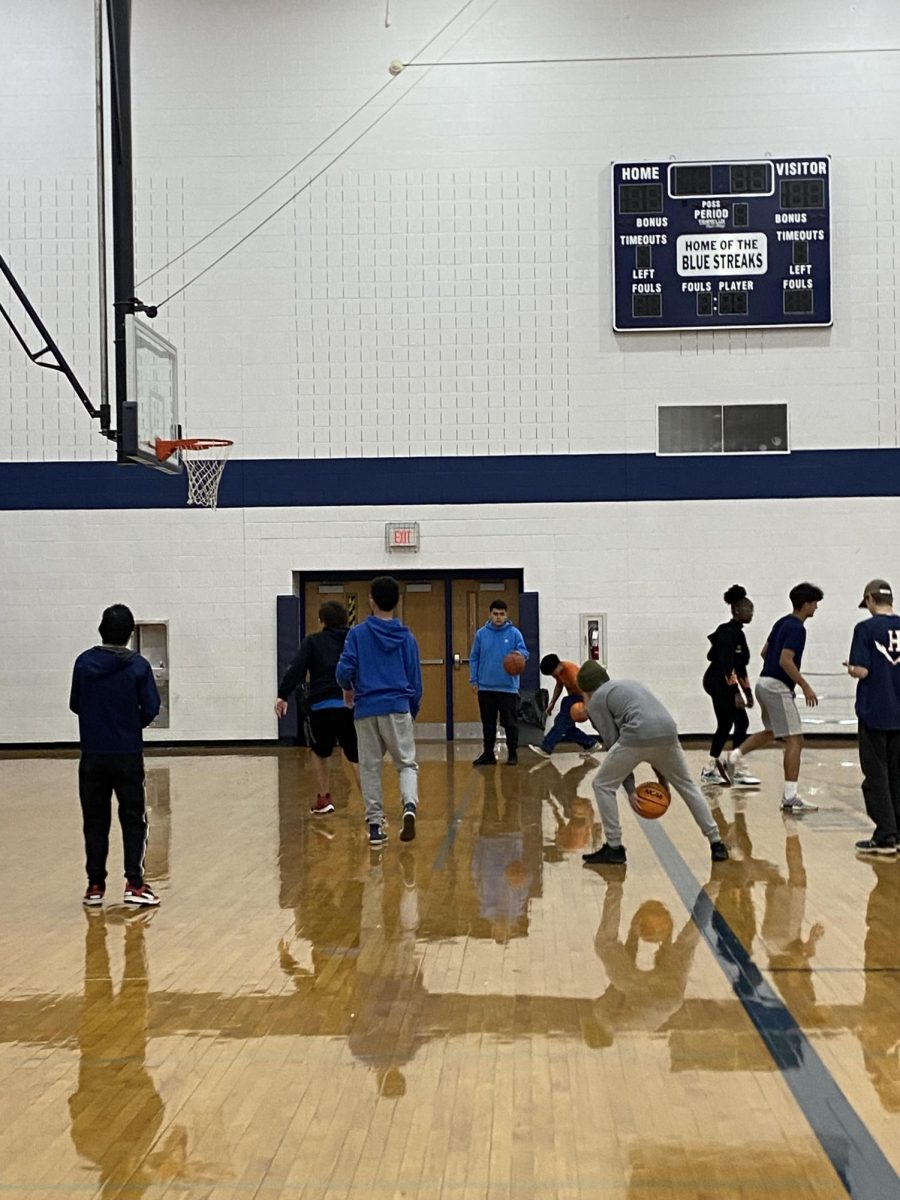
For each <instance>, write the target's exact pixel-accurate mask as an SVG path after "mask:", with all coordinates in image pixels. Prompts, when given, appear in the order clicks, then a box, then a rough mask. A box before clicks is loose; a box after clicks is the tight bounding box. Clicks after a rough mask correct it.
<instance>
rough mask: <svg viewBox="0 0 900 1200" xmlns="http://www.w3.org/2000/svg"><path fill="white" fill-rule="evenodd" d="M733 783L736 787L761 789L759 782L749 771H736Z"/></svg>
mask: <svg viewBox="0 0 900 1200" xmlns="http://www.w3.org/2000/svg"><path fill="white" fill-rule="evenodd" d="M731 782H732V783H733V784H734V786H735V787H759V780H758V779H757V778H756V776H755V775H751V774H750V772H749V771H735V773H734V776H733V777H732V780H731Z"/></svg>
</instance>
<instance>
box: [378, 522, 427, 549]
mask: <svg viewBox="0 0 900 1200" xmlns="http://www.w3.org/2000/svg"><path fill="white" fill-rule="evenodd" d="M384 544H385V546H386V547H387V549H388V550H418V549H419V524H418V522H417V521H413V522H411V523H407V524H404V523H401V522H399V521H389V522H388V523H387V525H385V527H384Z"/></svg>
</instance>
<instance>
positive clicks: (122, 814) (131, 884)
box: [69, 604, 159, 908]
mask: <svg viewBox="0 0 900 1200" xmlns="http://www.w3.org/2000/svg"><path fill="white" fill-rule="evenodd" d="M98 632H99V634H100V637H101V638H102V640H103V645H102V646H94V647H93V648H92V649H90V650H85V651H84V653H83V654H79V655H78V658H76V660H75V666H74V669H73V671H72V690H71V693H70V695H69V708H70V709H71V710H72V712H73V713H77V715H78V737H79V741H80V744H81V761H80V762H79V764H78V792H79V796H80V797H81V813H82V818H83V829H84V848H85V858H86V862H85V866H86V868H87V877H88V887H87V891H86V892H85V894H84V901H83V902H84V904H85V905H86V906H87V907H88V908H94V907H97V906H98V905H100V904H102V903H103V897H104V895H105V894H106V859H107V855H108V854H109V828H110V824H111V821H112V795H113V792H115V794H116V800H117V801H118V806H119V824H120V825H121V826H122V846H123V850H124V857H125V864H124V865H125V880H126V883H125V903H126V904H134V905H142V906H146V907H149V908H155V907H156V906H157V905H158V904H159V899H158V898H157V896H156V893H155V892H154V891H153V889H152V888H151V887H150V886H149V885H148V884H147V883H145V882H144V853H145V851H146V849H147V814H146V809H145V806H144V738H143V730H144V729H145V728H146V726H147V725H149V724H150V722H151V721H152V720H153V718H154V717H155V716H156V714H157V713H158V712H159V692H158V691H157V690H156V682H155V680H154V678H153V671H152V669H151V667H150V664H149V663H148V662H147V660H146V658H142V657H141V655H140V654H136V653H135V652H134V650H130V649H129V648H128V641H129V639H130V638H131V635H132V634H133V633H134V617H133V616H132V615H131V609H129V608H126V606H125V605H124V604H113V605H111V606H110V607H109V608H107V609H105V610H104V612H103V616H102V618H101V620H100V628H99V630H98Z"/></svg>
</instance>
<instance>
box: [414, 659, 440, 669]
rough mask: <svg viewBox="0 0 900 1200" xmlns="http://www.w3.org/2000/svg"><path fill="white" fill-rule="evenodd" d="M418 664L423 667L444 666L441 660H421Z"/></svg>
mask: <svg viewBox="0 0 900 1200" xmlns="http://www.w3.org/2000/svg"><path fill="white" fill-rule="evenodd" d="M419 662H420V665H421V666H423V667H442V666H443V665H444V660H443V659H442V658H422V659H420V660H419Z"/></svg>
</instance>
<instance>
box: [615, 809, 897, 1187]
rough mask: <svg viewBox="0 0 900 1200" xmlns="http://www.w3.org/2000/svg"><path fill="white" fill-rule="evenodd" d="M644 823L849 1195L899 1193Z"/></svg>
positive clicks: (849, 1110) (704, 898)
mask: <svg viewBox="0 0 900 1200" xmlns="http://www.w3.org/2000/svg"><path fill="white" fill-rule="evenodd" d="M638 824H639V825H640V827H641V829H642V830H643V832H644V833H645V835H646V837H647V840H648V841H649V842H650V844H651V846H652V847H653V849H654V850H655V852H656V855H657V857H658V858H659V860H660V862H661V863H662V865H663V867H664V868H665V871H666V874H667V875H668V876H669V878H670V879H671V881H672V884H673V885H674V887H675V890H676V891H677V892H678V895H679V896H680V897H681V900H682V902H683V903H684V905H685V907H686V908H687V909H688V910H689V911H690V913H691V916H692V917H693V919H694V921H695V922H696V924H697V927H698V929H699V930H700V932H701V934H702V935H703V937H704V939H705V940H706V942H707V943H708V945H709V946H710V948H711V950H712V952H713V955H714V957H715V959H716V961H717V962H718V964H719V966H720V967H721V968H722V971H723V972H724V974H725V976H726V978H727V979H728V981H729V983H730V984H731V987H732V989H733V991H734V994H735V995H736V996H737V998H738V1000H740V1002H741V1004H742V1005H743V1007H744V1010H745V1012H746V1013H747V1015H748V1017H749V1018H750V1020H751V1021H752V1022H753V1024H754V1025H755V1027H756V1029H757V1031H758V1033H759V1035H760V1037H761V1038H762V1040H763V1041H764V1042H765V1044H766V1047H767V1048H768V1050H769V1052H770V1054H771V1055H772V1057H773V1059H774V1060H775V1062H776V1064H777V1066H778V1068H779V1070H780V1071H781V1072H782V1074H783V1076H784V1080H785V1083H786V1084H787V1085H788V1087H789V1088H790V1089H791V1092H792V1093H793V1096H794V1099H795V1100H796V1101H797V1104H798V1105H799V1107H800V1109H801V1111H802V1112H803V1115H804V1116H805V1118H806V1120H807V1121H808V1122H809V1125H810V1127H811V1129H812V1131H813V1133H814V1134H815V1135H816V1137H817V1138H818V1140H819V1142H820V1144H821V1146H822V1149H823V1150H824V1151H825V1153H826V1154H827V1155H828V1158H829V1160H830V1162H831V1165H832V1166H833V1167H834V1169H835V1171H836V1172H837V1174H838V1176H839V1178H840V1180H841V1182H842V1183H843V1185H844V1187H845V1188H846V1190H847V1192H848V1193H849V1195H850V1196H852V1197H853V1200H886V1198H887V1197H888V1196H900V1178H898V1176H897V1172H896V1171H895V1170H894V1168H893V1167H892V1166H891V1164H890V1162H889V1161H888V1159H887V1158H886V1157H885V1154H884V1152H883V1151H882V1149H881V1147H880V1146H879V1145H878V1143H877V1142H876V1141H875V1139H874V1138H873V1136H872V1134H871V1133H870V1132H869V1130H868V1129H867V1128H866V1126H865V1125H864V1124H863V1122H862V1121H861V1120H860V1118H859V1116H858V1114H857V1113H856V1111H855V1109H854V1108H853V1106H852V1105H851V1104H850V1101H849V1100H848V1099H847V1097H846V1096H845V1095H844V1093H843V1092H842V1091H841V1089H840V1087H839V1086H838V1084H837V1083H836V1081H835V1080H834V1078H833V1077H832V1076H831V1075H830V1074H829V1072H828V1070H827V1068H826V1066H825V1064H824V1063H823V1062H822V1060H821V1058H820V1057H819V1055H818V1054H817V1052H816V1050H815V1049H814V1048H813V1046H812V1044H811V1042H810V1041H809V1039H808V1038H807V1036H806V1034H805V1033H804V1032H803V1030H802V1029H801V1028H800V1026H799V1025H798V1024H797V1022H796V1021H795V1020H794V1018H793V1017H792V1016H791V1013H790V1011H789V1009H788V1008H787V1007H786V1006H785V1004H784V1003H783V1002H782V1000H781V999H780V998H779V997H778V995H777V994H776V993H775V992H774V990H773V989H772V988H771V987H770V986H769V984H768V983H767V982H766V980H765V979H764V978H763V975H762V972H761V971H760V969H759V967H758V966H757V965H756V963H755V962H754V961H753V959H752V958H751V957H750V955H749V954H748V953H747V951H746V950H745V949H744V947H743V944H742V943H741V941H740V938H738V936H737V934H736V933H735V932H734V930H733V929H732V928H731V926H730V925H729V924H728V922H727V921H726V920H725V918H724V917H723V916H722V914H721V913H720V912H719V911H718V910H717V909H716V908H715V907H714V905H713V903H712V901H711V900H710V898H709V896H708V895H707V894H706V892H705V891H704V890H703V889H702V887H701V886H700V883H699V882H698V880H697V879H696V878H695V876H694V875H693V873H692V871H691V869H690V867H689V866H688V865H687V863H686V862H685V861H684V859H683V858H682V857H681V854H680V853H679V852H678V850H677V849H676V847H675V845H674V844H673V842H672V840H671V839H670V837H669V835H668V834H667V833H666V832H665V830H664V829H663V828H662V826H661V825H659V824H658V823H657V822H651V821H639V822H638Z"/></svg>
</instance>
